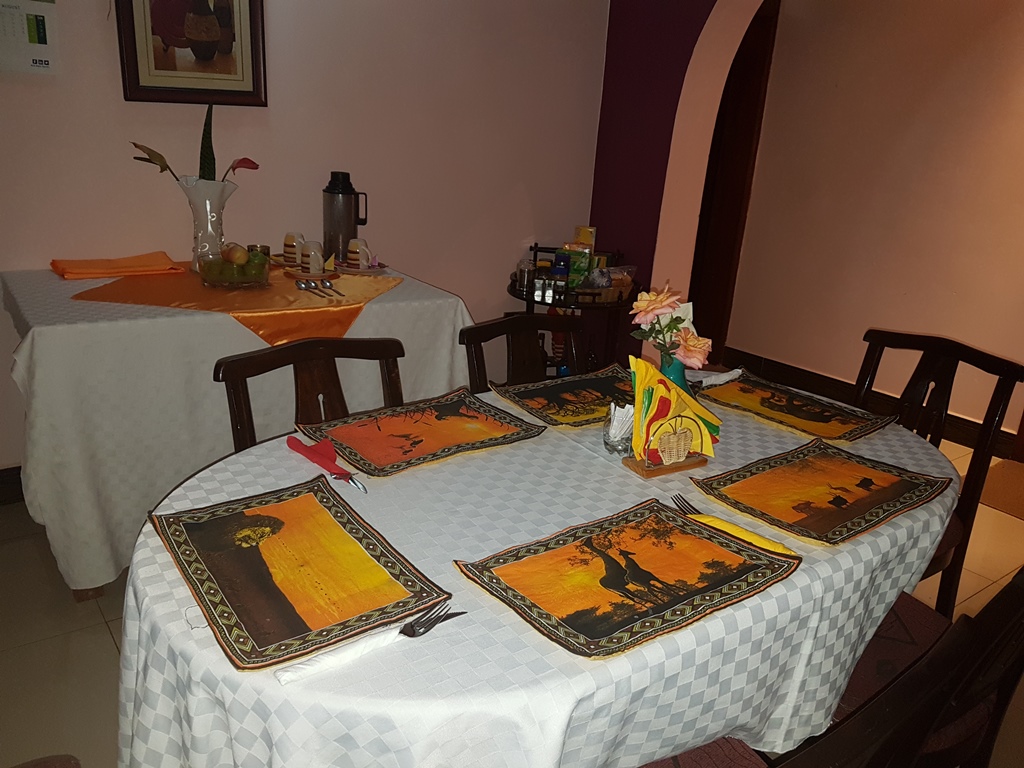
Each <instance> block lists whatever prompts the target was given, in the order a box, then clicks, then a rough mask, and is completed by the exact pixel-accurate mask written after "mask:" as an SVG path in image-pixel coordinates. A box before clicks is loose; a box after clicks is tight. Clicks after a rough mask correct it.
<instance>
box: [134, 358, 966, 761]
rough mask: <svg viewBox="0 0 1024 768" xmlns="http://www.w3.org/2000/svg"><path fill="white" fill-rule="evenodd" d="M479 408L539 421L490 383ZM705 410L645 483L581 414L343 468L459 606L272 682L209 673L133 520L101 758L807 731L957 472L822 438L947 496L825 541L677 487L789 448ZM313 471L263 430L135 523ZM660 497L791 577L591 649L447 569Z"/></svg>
mask: <svg viewBox="0 0 1024 768" xmlns="http://www.w3.org/2000/svg"><path fill="white" fill-rule="evenodd" d="M700 377H701V374H700V373H698V374H696V377H695V378H697V379H699V378H700ZM479 397H480V399H481V400H483V401H484V402H485V403H488V404H490V405H493V406H496V407H497V408H500V409H502V410H503V411H505V412H507V413H510V414H513V415H515V416H517V417H518V418H520V419H522V420H523V421H526V422H529V423H533V424H541V423H542V422H541V421H540V420H538V419H536V418H535V417H534V416H533V415H532V414H530V413H527V412H526V411H524V410H520V409H518V408H517V407H516V406H514V405H513V404H512V403H510V402H509V401H508V400H506V399H503V398H501V397H499V396H498V395H497V394H496V393H494V392H488V393H485V394H483V395H480V396H479ZM713 411H714V413H715V414H716V415H717V416H718V417H720V418H721V420H722V424H721V427H720V442H719V443H718V444H717V445H716V446H715V449H714V457H713V458H712V459H710V461H709V462H708V463H707V464H706V465H705V466H702V467H696V468H694V469H691V470H689V471H684V472H677V473H672V474H666V475H663V476H658V477H651V478H644V477H641V476H640V475H639V474H637V473H635V472H633V471H630V470H629V469H628V468H627V467H625V466H623V464H622V462H621V460H620V457H619V456H618V455H613V454H611V453H609V451H608V450H606V448H605V445H604V441H603V436H602V428H601V425H600V424H595V425H590V426H584V427H555V426H548V427H547V428H546V429H545V430H544V431H543V432H542V433H540V434H539V435H537V436H536V437H532V438H531V439H526V440H521V441H519V442H515V443H512V444H508V445H500V446H496V447H493V448H489V449H486V450H479V451H474V452H469V453H463V454H459V455H454V456H451V457H449V458H446V459H445V460H443V461H438V462H430V463H424V464H422V465H419V466H412V467H409V468H407V469H404V470H403V471H401V472H398V473H396V474H392V475H389V476H387V477H371V476H367V475H366V474H360V475H359V477H360V478H361V479H362V481H363V482H364V484H365V485H366V487H367V493H365V494H363V493H361V492H360V491H359V490H358V489H356V488H354V487H352V486H351V485H349V484H347V483H345V482H344V481H342V480H335V479H331V478H329V477H327V479H326V482H329V483H330V484H331V487H332V488H333V489H334V490H335V491H336V492H337V494H338V495H340V496H341V497H342V498H343V499H344V500H345V501H346V502H347V503H348V504H350V505H351V506H352V508H353V509H354V510H355V511H356V512H357V513H358V514H359V515H360V516H361V517H362V518H363V519H364V520H365V521H366V522H367V523H368V524H370V525H371V526H372V527H373V528H374V529H375V530H376V531H378V532H379V533H380V535H381V536H383V537H384V538H385V539H386V540H387V541H388V542H390V544H391V545H392V546H393V547H394V548H395V549H396V550H397V551H398V552H400V553H401V554H402V555H403V556H404V557H405V558H407V559H408V560H409V561H410V562H411V563H413V564H414V565H415V566H416V567H417V568H419V569H420V571H422V572H423V573H424V574H425V575H426V576H427V577H428V578H429V579H431V580H432V581H433V582H434V583H436V584H437V585H438V586H439V587H440V588H441V589H443V590H445V591H446V592H448V593H450V594H451V596H452V597H451V601H450V602H451V606H452V608H453V610H458V611H465V615H462V616H459V617H457V618H455V619H453V620H451V621H445V622H444V623H442V624H440V625H438V626H437V627H435V628H434V629H432V630H431V631H430V632H429V633H427V634H425V635H423V636H421V637H405V636H399V637H398V638H397V639H396V640H395V641H394V642H391V643H389V644H386V645H383V646H382V647H379V648H376V649H374V650H371V651H369V652H367V653H365V654H364V655H362V656H359V657H358V659H351V660H345V657H344V656H342V655H341V654H344V653H345V650H344V647H339V648H326V649H323V650H321V651H319V652H318V653H317V654H316V657H321V658H323V659H324V660H329V657H330V654H339V655H338V659H337V663H336V665H334V666H332V665H331V664H330V663H327V664H325V665H324V667H323V668H322V669H320V670H319V671H316V672H315V673H313V674H309V675H307V676H305V677H301V679H295V680H293V681H291V682H287V683H285V682H284V681H283V680H282V678H281V677H280V676H279V675H278V674H277V672H278V671H279V670H280V669H281V668H284V667H286V666H287V665H288V664H291V663H296V662H287V663H282V664H280V665H277V666H276V667H273V666H272V667H267V668H263V669H239V668H237V667H236V666H235V665H233V664H232V663H231V662H230V661H229V659H228V656H227V655H226V654H225V652H224V651H223V650H222V648H221V646H220V645H219V644H218V642H217V640H216V638H215V636H214V632H212V631H211V628H210V627H209V626H208V624H207V621H206V620H205V618H204V614H203V613H202V612H201V611H200V610H199V607H198V605H197V601H196V599H195V598H194V597H193V595H192V593H191V592H190V590H189V587H188V585H187V584H186V581H185V579H184V578H183V577H182V575H181V574H180V573H179V571H178V569H177V568H176V566H175V563H174V560H173V559H172V557H171V555H170V554H169V551H168V548H167V547H166V546H165V544H164V542H163V541H162V540H161V538H160V537H159V536H158V534H157V531H156V529H155V527H154V526H153V525H146V526H144V527H143V529H142V531H141V534H140V535H139V537H138V540H137V542H136V543H135V549H134V554H133V555H132V563H131V569H130V572H129V577H128V584H127V590H126V595H125V605H124V619H123V635H122V639H121V672H120V692H119V765H120V766H121V768H142V767H143V766H145V767H146V768H164V767H166V768H170V766H175V767H177V766H183V765H187V766H191V767H192V768H200V767H205V766H210V767H211V768H212V766H226V765H231V766H239V767H240V768H241V767H247V766H253V767H255V766H267V765H274V766H296V768H298V767H300V766H301V767H303V768H305V767H306V766H470V765H472V766H503V767H504V766H507V767H512V766H515V767H522V768H526V767H527V766H529V768H555V767H556V766H561V768H584V767H587V768H591V767H593V768H596V767H597V766H609V767H611V768H636V767H637V766H641V765H643V764H645V763H647V762H650V761H653V760H656V759H659V758H663V757H667V756H670V755H675V754H678V753H681V752H683V751H685V750H687V749H689V748H693V747H696V746H699V745H701V744H705V743H708V742H710V741H712V740H714V739H716V738H718V737H721V736H732V737H735V738H738V739H742V740H743V741H744V742H746V743H747V744H749V745H750V746H751V747H754V748H755V749H759V750H765V751H770V752H781V751H785V750H788V749H791V748H793V747H795V746H796V745H798V744H799V743H800V742H801V741H803V740H804V739H806V738H808V737H809V736H811V735H814V734H817V733H820V732H822V731H823V730H824V729H825V728H826V727H827V726H828V724H829V722H830V718H831V716H832V714H833V710H834V709H835V707H836V705H837V703H838V701H839V698H840V696H841V694H842V693H843V690H844V687H845V685H846V682H847V680H848V678H849V676H850V674H851V671H852V669H853V666H854V664H855V663H856V661H857V659H858V658H859V656H860V654H861V653H862V652H863V650H864V648H865V646H866V644H867V642H868V640H869V639H870V638H871V636H872V634H873V632H874V630H875V629H876V627H877V626H878V625H879V623H880V621H881V619H882V618H883V616H884V615H885V613H886V612H887V611H888V609H889V608H890V607H891V606H892V604H893V603H894V601H895V600H896V598H897V597H898V595H899V593H900V592H901V591H904V590H909V589H912V588H913V587H914V586H915V585H916V583H917V581H918V580H919V579H920V577H921V574H922V573H923V571H924V569H925V566H926V564H927V562H928V560H929V558H930V556H931V554H932V552H933V550H934V549H935V547H936V545H937V543H938V541H939V538H940V537H941V534H942V532H943V530H944V528H945V525H946V523H947V521H948V519H949V516H950V514H951V511H952V509H953V505H954V502H955V499H956V488H957V485H958V477H957V473H956V471H955V470H954V468H953V467H952V465H951V464H950V463H949V461H948V460H947V459H946V458H945V457H944V456H943V455H942V454H941V453H940V452H939V451H938V450H937V449H936V448H935V447H934V446H932V445H930V444H929V443H927V442H926V441H924V440H922V439H921V438H919V437H917V436H916V435H914V434H913V433H911V432H909V431H907V430H906V429H904V428H903V427H900V426H898V425H896V424H888V425H887V426H885V427H884V428H881V429H879V430H877V431H875V432H873V433H871V434H868V435H866V436H864V437H862V438H860V439H858V440H856V441H855V442H851V443H849V444H847V445H844V446H843V448H844V449H845V450H846V451H848V452H850V453H852V454H856V455H858V456H863V457H866V458H868V459H871V460H875V461H884V462H888V463H891V464H892V465H898V466H900V467H903V468H907V469H909V470H912V471H914V472H918V473H926V474H929V475H931V476H934V477H941V478H950V483H949V485H948V487H946V486H943V487H944V490H943V491H942V492H941V493H938V494H937V495H936V496H935V497H934V498H931V499H930V500H929V501H927V503H923V504H921V505H920V506H918V507H916V508H913V509H909V510H908V511H905V512H902V513H901V514H898V515H896V516H893V517H891V518H889V519H887V520H886V521H885V522H884V523H882V524H881V525H878V526H877V527H874V528H871V529H870V530H866V531H864V532H862V533H860V534H859V535H856V536H853V537H851V538H848V539H845V540H843V541H842V542H840V543H838V544H823V543H821V542H818V541H811V540H808V539H806V538H804V537H801V536H797V535H793V534H792V533H790V532H787V531H784V530H782V529H780V528H778V527H776V526H773V525H770V524H768V523H767V522H765V521H763V520H761V519H757V518H755V517H753V516H750V515H747V514H744V513H742V512H741V511H738V510H737V509H734V508H731V507H728V506H725V505H723V504H720V503H718V502H716V501H714V500H713V499H711V498H709V496H708V495H706V494H705V493H702V492H701V490H700V489H699V488H698V487H697V486H696V485H695V483H694V480H696V479H700V478H709V477H712V476H715V475H718V474H720V473H723V472H727V471H729V470H733V469H736V468H738V467H743V466H746V465H748V464H750V463H752V462H758V461H760V460H761V459H765V458H766V457H771V456H775V455H777V454H780V453H783V452H787V451H792V450H794V449H796V448H798V447H799V446H801V445H803V444H805V443H807V441H808V437H807V436H806V435H802V434H799V433H797V432H795V431H793V430H789V429H783V428H780V427H779V426H778V425H773V424H770V423H767V422H765V421H762V420H759V419H757V418H753V417H751V416H750V415H748V414H745V413H742V412H739V411H736V410H730V409H721V408H713ZM322 472H323V471H322V470H321V469H320V468H319V467H317V466H315V465H314V464H312V463H310V462H309V461H307V460H306V459H304V458H303V457H302V456H301V455H299V454H298V453H295V452H293V451H291V450H289V449H288V447H287V444H286V439H285V437H280V438H276V439H273V440H269V441H266V442H264V443H262V444H259V445H257V446H254V447H252V448H250V449H247V450H244V451H241V452H239V453H235V454H232V455H229V456H227V457H225V458H223V459H222V460H220V461H218V462H216V463H215V464H213V465H211V466H209V467H206V468H205V469H202V470H201V471H199V472H196V473H195V474H193V475H192V476H191V477H189V478H188V479H186V480H185V481H183V482H181V483H180V484H178V485H177V486H176V487H175V488H174V489H173V490H172V491H171V492H170V493H169V494H168V495H167V496H166V498H164V499H163V501H162V502H160V503H159V504H158V505H157V506H156V508H155V510H154V513H153V514H154V517H156V516H159V515H165V514H178V513H185V512H189V511H190V510H196V509H201V508H204V507H205V506H207V505H213V504H218V503H223V502H228V501H233V500H238V499H244V498H247V497H250V496H252V495H255V494H260V493H264V492H269V491H274V490H275V489H280V488H285V487H288V486H291V485H294V484H296V483H301V482H304V481H308V480H311V479H312V478H315V477H317V476H318V475H321V474H322ZM325 477H326V476H325ZM674 494H681V495H682V496H683V497H684V498H685V500H686V501H687V502H689V503H690V504H692V505H693V506H694V507H695V508H696V509H697V510H699V511H700V512H702V513H706V514H711V515H714V516H716V517H717V518H719V519H720V520H724V521H726V522H730V523H733V524H735V525H738V526H741V527H742V528H743V529H745V530H746V531H749V532H751V533H754V534H757V535H759V536H761V537H764V538H766V539H769V540H771V541H774V542H777V543H779V544H782V545H784V547H786V548H788V549H790V550H791V551H792V552H794V553H796V555H798V556H799V558H800V562H799V565H798V566H797V567H796V568H795V569H794V570H792V572H790V573H789V574H788V575H787V576H786V577H785V578H782V579H781V580H778V581H776V582H774V583H772V584H771V585H770V586H768V587H767V588H766V589H763V590H762V591H759V592H756V593H754V594H751V595H749V596H747V597H745V598H744V599H742V600H738V601H736V602H732V603H729V604H727V605H724V606H723V607H721V608H719V609H718V610H715V611H713V612H710V613H707V614H705V615H703V616H702V617H701V618H700V619H699V620H696V621H693V622H692V623H688V624H686V625H685V626H681V627H679V628H677V629H675V630H674V631H670V632H666V633H663V634H660V635H657V636H654V637H652V638H650V639H648V640H646V641H645V642H642V643H640V644H638V645H636V646H634V647H630V648H628V649H627V650H623V651H621V652H618V653H613V654H610V655H602V656H595V657H587V656H582V655H579V654H577V653H572V652H569V650H567V649H566V648H564V647H562V646H560V645H559V644H557V643H555V642H553V641H552V640H551V639H549V638H548V637H546V636H544V635H543V634H541V633H540V632H538V631H537V630H536V629H535V628H534V627H533V626H531V625H530V624H529V623H528V622H527V621H524V620H523V618H522V617H521V616H519V615H518V614H517V613H516V612H515V611H513V610H511V609H510V608H509V606H508V605H507V604H505V603H504V602H502V601H500V600H498V599H495V597H494V596H493V595H492V594H490V593H489V592H487V591H486V590H484V589H482V588H481V587H480V586H479V585H478V584H477V583H475V582H473V581H471V580H470V579H469V578H466V576H465V575H463V573H462V572H460V570H458V569H457V568H456V567H455V566H454V565H453V562H454V561H464V562H465V561H474V560H479V559H481V558H486V557H488V556H489V555H492V554H493V553H496V552H502V551H504V550H506V549H508V548H510V547H514V546H517V545H523V544H527V543H529V542H533V541H536V540H538V539H542V538H544V537H550V536H552V535H553V534H556V533H558V532H560V531H565V530H566V529H568V528H572V527H573V526H579V525H582V524H585V523H588V522H590V521H594V520H598V519H602V518H605V517H607V516H609V515H614V514H615V513H618V512H620V511H622V510H624V509H627V508H630V507H633V506H635V505H637V504H640V503H642V502H645V501H647V500H650V499H656V500H658V501H660V502H662V503H663V504H665V505H671V504H672V501H671V499H672V496H673V495H674ZM141 511H142V510H141V509H140V512H141ZM316 657H314V658H316ZM300 661H301V659H300Z"/></svg>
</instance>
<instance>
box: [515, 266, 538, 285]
mask: <svg viewBox="0 0 1024 768" xmlns="http://www.w3.org/2000/svg"><path fill="white" fill-rule="evenodd" d="M536 273H537V270H536V267H535V265H534V263H533V259H520V260H519V264H517V265H516V285H517V286H518V287H519V290H520V291H522V292H523V293H530V292H531V291H533V278H534V275H536Z"/></svg>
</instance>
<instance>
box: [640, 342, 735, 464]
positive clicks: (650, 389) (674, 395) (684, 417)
mask: <svg viewBox="0 0 1024 768" xmlns="http://www.w3.org/2000/svg"><path fill="white" fill-rule="evenodd" d="M629 367H630V368H631V369H632V371H633V393H634V396H635V397H636V405H635V407H634V408H633V457H634V458H635V459H636V460H637V461H644V459H645V458H646V452H647V451H648V450H649V449H656V448H658V445H659V444H660V442H661V439H662V437H664V436H665V435H667V434H672V433H675V432H681V431H683V430H689V431H690V432H691V433H692V435H693V442H692V444H691V445H690V452H691V453H700V454H703V455H705V456H714V455H715V449H714V444H713V443H714V441H713V440H712V438H711V432H709V431H708V424H711V425H714V426H719V425H721V423H722V421H721V419H719V418H718V417H717V416H715V414H713V413H712V412H711V411H709V410H708V409H707V408H705V407H704V406H703V405H701V404H700V403H698V402H697V401H696V400H694V399H693V398H692V397H690V396H689V395H688V394H687V393H686V392H684V391H683V390H682V389H680V388H679V387H677V386H676V385H675V384H673V383H672V382H671V381H669V380H668V379H667V378H666V377H665V375H664V374H663V373H661V371H659V370H658V369H657V368H655V367H654V366H653V365H651V364H650V363H648V362H647V361H646V360H641V359H639V358H636V357H632V356H630V358H629Z"/></svg>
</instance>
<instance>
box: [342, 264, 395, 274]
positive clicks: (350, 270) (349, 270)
mask: <svg viewBox="0 0 1024 768" xmlns="http://www.w3.org/2000/svg"><path fill="white" fill-rule="evenodd" d="M387 268H388V265H387V264H378V265H377V266H376V267H367V268H366V269H360V268H358V267H336V269H337V270H338V271H339V272H341V273H342V274H345V275H382V274H384V272H386V271H387Z"/></svg>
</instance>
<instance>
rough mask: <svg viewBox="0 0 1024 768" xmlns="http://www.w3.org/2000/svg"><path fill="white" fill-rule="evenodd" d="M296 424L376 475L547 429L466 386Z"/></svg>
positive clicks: (340, 454)
mask: <svg viewBox="0 0 1024 768" xmlns="http://www.w3.org/2000/svg"><path fill="white" fill-rule="evenodd" d="M295 426H296V427H297V428H298V429H299V430H301V431H302V432H303V433H304V434H306V435H308V436H309V437H311V438H313V439H314V440H322V439H324V438H325V437H326V438H327V439H329V440H330V441H331V442H332V443H333V444H334V450H335V451H337V452H338V455H339V456H341V457H342V458H343V459H345V461H347V462H349V463H350V464H351V465H352V466H354V467H357V468H358V469H360V470H362V471H363V472H365V473H366V474H368V475H371V476H373V477H387V476H388V475H393V474H395V473H396V472H401V471H402V470H403V469H409V467H417V466H419V465H420V464H426V463H428V462H431V461H438V460H440V459H447V458H448V457H450V456H455V455H457V454H460V453H466V452H468V451H479V450H482V449H484V448H494V447H496V446H499V445H508V444H510V443H515V442H518V441H520V440H528V439H529V438H531V437H536V436H537V435H539V434H540V433H541V432H543V431H544V430H545V429H546V427H540V426H537V425H535V424H528V423H526V422H525V421H523V420H522V419H519V418H516V417H515V416H513V415H512V414H510V413H506V412H505V411H503V410H501V409H500V408H495V407H494V406H493V405H488V404H487V403H485V402H484V401H483V400H480V399H479V398H477V397H474V396H473V395H472V394H470V392H469V390H468V389H466V388H465V387H463V388H460V389H457V390H455V391H454V392H449V393H448V394H447V395H442V396H441V397H434V398H430V399H429V400H419V401H417V402H415V403H408V404H406V405H400V406H395V407H393V408H380V409H378V410H376V411H372V412H370V413H360V414H356V415H354V416H347V417H345V418H343V419H337V420H335V421H326V422H324V423H323V424H296V425H295Z"/></svg>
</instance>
